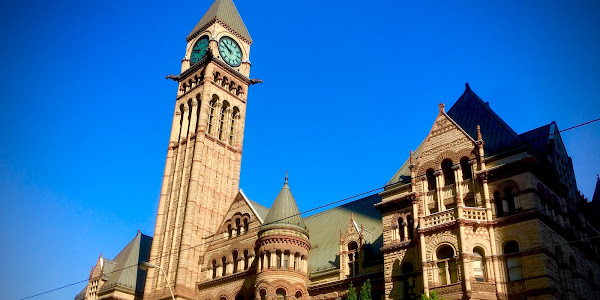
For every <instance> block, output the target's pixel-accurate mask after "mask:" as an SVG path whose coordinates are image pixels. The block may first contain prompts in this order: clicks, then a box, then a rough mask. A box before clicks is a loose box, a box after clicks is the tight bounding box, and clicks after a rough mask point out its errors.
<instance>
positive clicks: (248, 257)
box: [244, 250, 250, 270]
mask: <svg viewBox="0 0 600 300" xmlns="http://www.w3.org/2000/svg"><path fill="white" fill-rule="evenodd" d="M249 263H250V255H249V254H248V250H244V270H248V268H250V266H249V265H248V264H249Z"/></svg>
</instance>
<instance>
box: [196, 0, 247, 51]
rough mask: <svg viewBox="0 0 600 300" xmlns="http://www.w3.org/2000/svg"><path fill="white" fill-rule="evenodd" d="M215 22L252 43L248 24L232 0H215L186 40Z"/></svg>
mask: <svg viewBox="0 0 600 300" xmlns="http://www.w3.org/2000/svg"><path fill="white" fill-rule="evenodd" d="M214 22H219V23H221V24H222V25H225V27H228V29H230V30H231V31H233V33H235V34H237V35H239V37H240V38H242V39H244V40H246V42H248V44H252V38H251V37H250V33H249V32H248V29H246V25H244V21H242V17H240V14H239V13H238V11H237V8H236V7H235V4H233V1H232V0H215V2H214V3H213V4H212V5H211V6H210V8H209V9H208V11H207V12H206V13H205V14H204V16H203V17H202V19H200V21H199V22H198V24H196V26H195V27H194V29H193V30H192V32H191V33H190V34H189V35H188V37H187V38H186V40H187V41H188V42H189V41H191V40H192V39H194V38H195V37H196V36H197V35H198V34H200V33H201V32H202V31H203V30H204V29H206V28H207V27H208V26H210V25H212V24H213V23H214Z"/></svg>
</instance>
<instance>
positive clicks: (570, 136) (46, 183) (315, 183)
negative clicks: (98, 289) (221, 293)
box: [0, 0, 600, 299]
mask: <svg viewBox="0 0 600 300" xmlns="http://www.w3.org/2000/svg"><path fill="white" fill-rule="evenodd" d="M211 3H212V1H193V2H191V1H186V2H174V1H127V2H122V1H4V2H2V3H0V16H1V17H0V26H1V28H3V29H2V30H1V31H0V39H1V41H2V45H3V46H2V48H1V49H2V50H1V51H2V55H1V56H0V63H1V65H2V70H3V71H2V72H0V84H1V87H2V90H3V93H2V95H3V97H2V101H0V114H1V115H0V128H2V131H1V132H0V134H1V135H0V143H1V145H0V195H1V196H0V197H2V203H3V205H4V210H3V212H4V214H3V217H2V218H0V230H1V231H0V234H1V236H2V237H3V242H2V244H3V247H0V265H1V266H2V267H3V268H4V271H3V272H0V281H1V282H3V283H4V284H5V286H6V288H5V290H4V291H3V295H4V297H6V299H20V298H23V297H26V296H29V295H32V294H35V293H38V292H42V291H45V290H49V289H52V288H55V287H59V286H62V285H65V284H69V283H73V282H77V281H80V280H85V279H87V277H88V275H89V270H90V268H91V267H92V266H93V264H94V263H95V261H96V259H97V258H98V256H99V254H100V252H103V253H104V255H105V257H108V258H113V257H114V256H116V255H117V253H118V251H119V250H120V249H121V248H122V247H124V246H125V245H126V243H127V242H128V241H129V240H130V239H132V238H133V237H134V236H135V234H136V231H137V230H138V229H140V230H142V232H144V233H146V234H149V235H153V231H154V221H155V217H156V209H157V206H158V196H159V192H160V184H161V177H162V172H163V168H164V161H165V155H166V147H167V141H168V137H169V131H170V126H171V117H172V115H173V108H174V100H175V94H176V84H175V83H174V82H172V81H167V80H165V79H164V77H165V75H168V74H178V72H179V70H180V61H181V58H182V57H183V55H184V51H185V45H186V44H185V37H186V36H187V34H188V33H189V32H190V31H191V29H192V28H193V27H194V25H195V24H196V23H197V22H198V20H199V19H200V18H201V17H202V15H203V14H204V12H205V11H206V10H207V9H208V7H209V6H210V4H211ZM573 3H574V2H569V3H567V2H558V1H503V2H502V3H492V2H491V1H452V2H449V1H379V0H373V1H368V2H364V1H360V2H359V1H301V2H300V1H298V2H291V1H268V2H257V1H239V0H238V1H236V5H237V8H238V10H239V12H240V14H241V15H242V18H243V19H244V22H245V24H246V27H247V28H248V30H249V31H250V34H251V35H252V38H253V39H254V44H253V45H252V50H251V55H250V59H251V61H252V70H251V77H256V78H261V79H263V80H264V83H263V84H261V85H255V86H252V87H251V89H250V91H249V95H248V109H247V114H246V132H245V139H244V156H243V160H242V173H241V188H242V189H243V190H244V192H245V193H246V195H248V196H249V197H250V198H252V199H254V200H256V201H258V202H260V203H263V204H264V205H266V206H270V205H271V203H272V201H273V200H274V198H275V196H276V195H277V193H278V191H279V189H280V188H281V184H282V182H283V177H284V174H285V170H289V176H290V186H291V189H292V192H293V193H294V196H295V198H296V199H297V201H298V202H299V203H298V204H299V206H300V209H301V210H306V209H310V208H313V207H316V206H318V205H320V204H323V203H326V202H331V201H335V200H338V199H341V198H345V197H348V196H352V195H355V194H358V193H360V192H363V191H367V190H370V189H373V188H377V187H381V186H382V185H384V184H385V183H386V182H387V181H388V180H389V179H390V178H391V176H392V175H393V174H394V172H395V171H396V170H397V169H398V168H399V167H400V166H401V165H402V163H403V162H404V160H406V158H407V156H408V151H409V150H411V149H414V148H415V147H416V146H417V145H418V144H419V143H420V142H421V140H423V139H424V138H425V135H426V134H427V133H428V132H429V129H430V128H431V125H432V122H433V120H434V118H435V116H436V113H437V104H438V103H440V102H444V103H446V105H447V107H450V106H451V105H452V104H453V103H454V102H455V101H456V99H458V97H459V96H460V95H461V94H462V92H463V90H464V83H465V82H469V83H470V85H471V88H472V89H473V90H474V91H475V92H476V93H477V94H478V95H479V96H480V97H481V98H482V99H484V101H488V102H489V103H490V106H491V107H492V109H494V110H495V111H496V113H498V115H500V116H501V117H502V118H503V119H504V120H505V121H506V122H507V123H508V124H509V125H510V126H511V127H512V128H513V129H514V130H515V131H517V132H518V133H522V132H525V131H527V130H530V129H533V128H535V127H539V126H542V125H544V124H547V123H550V122H551V121H553V120H555V121H556V122H557V123H558V126H559V128H561V129H564V128H568V127H571V126H573V125H577V124H580V123H583V122H586V121H589V120H592V119H596V118H598V117H600V104H599V102H600V101H599V100H600V89H598V87H599V86H600V72H598V70H600V56H599V55H598V53H600V3H598V2H597V1H579V2H575V4H573ZM599 136H600V122H598V123H594V124H591V125H588V126H584V127H581V128H578V129H574V130H571V131H567V132H565V133H564V134H563V139H564V141H565V144H566V146H567V150H568V151H569V154H570V155H571V157H572V158H573V163H574V166H575V172H576V177H577V182H578V185H579V188H580V190H581V191H582V192H583V193H584V194H585V195H586V196H588V197H589V198H590V199H591V196H592V193H593V189H594V185H595V181H596V174H597V173H599V172H600V156H599V155H598V149H600V139H599V138H598V137H599ZM84 285H85V284H79V285H75V286H73V287H69V288H66V289H63V290H60V291H57V292H53V293H49V294H46V295H43V296H40V297H37V298H36V299H71V298H72V297H74V296H75V295H76V294H77V293H78V292H79V291H80V290H81V289H82V288H83V287H84Z"/></svg>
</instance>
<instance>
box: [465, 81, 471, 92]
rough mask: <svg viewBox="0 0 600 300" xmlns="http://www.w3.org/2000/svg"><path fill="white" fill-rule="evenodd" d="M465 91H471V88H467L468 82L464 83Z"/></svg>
mask: <svg viewBox="0 0 600 300" xmlns="http://www.w3.org/2000/svg"><path fill="white" fill-rule="evenodd" d="M465 90H466V91H470V90H471V87H470V86H469V83H468V82H467V83H465Z"/></svg>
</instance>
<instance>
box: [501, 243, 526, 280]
mask: <svg viewBox="0 0 600 300" xmlns="http://www.w3.org/2000/svg"><path fill="white" fill-rule="evenodd" d="M520 251H521V250H520V248H519V243H517V242H516V241H510V242H508V243H506V244H505V245H504V255H506V271H507V273H508V281H517V280H521V279H523V264H522V262H521V255H520V254H519V252H520Z"/></svg>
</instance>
